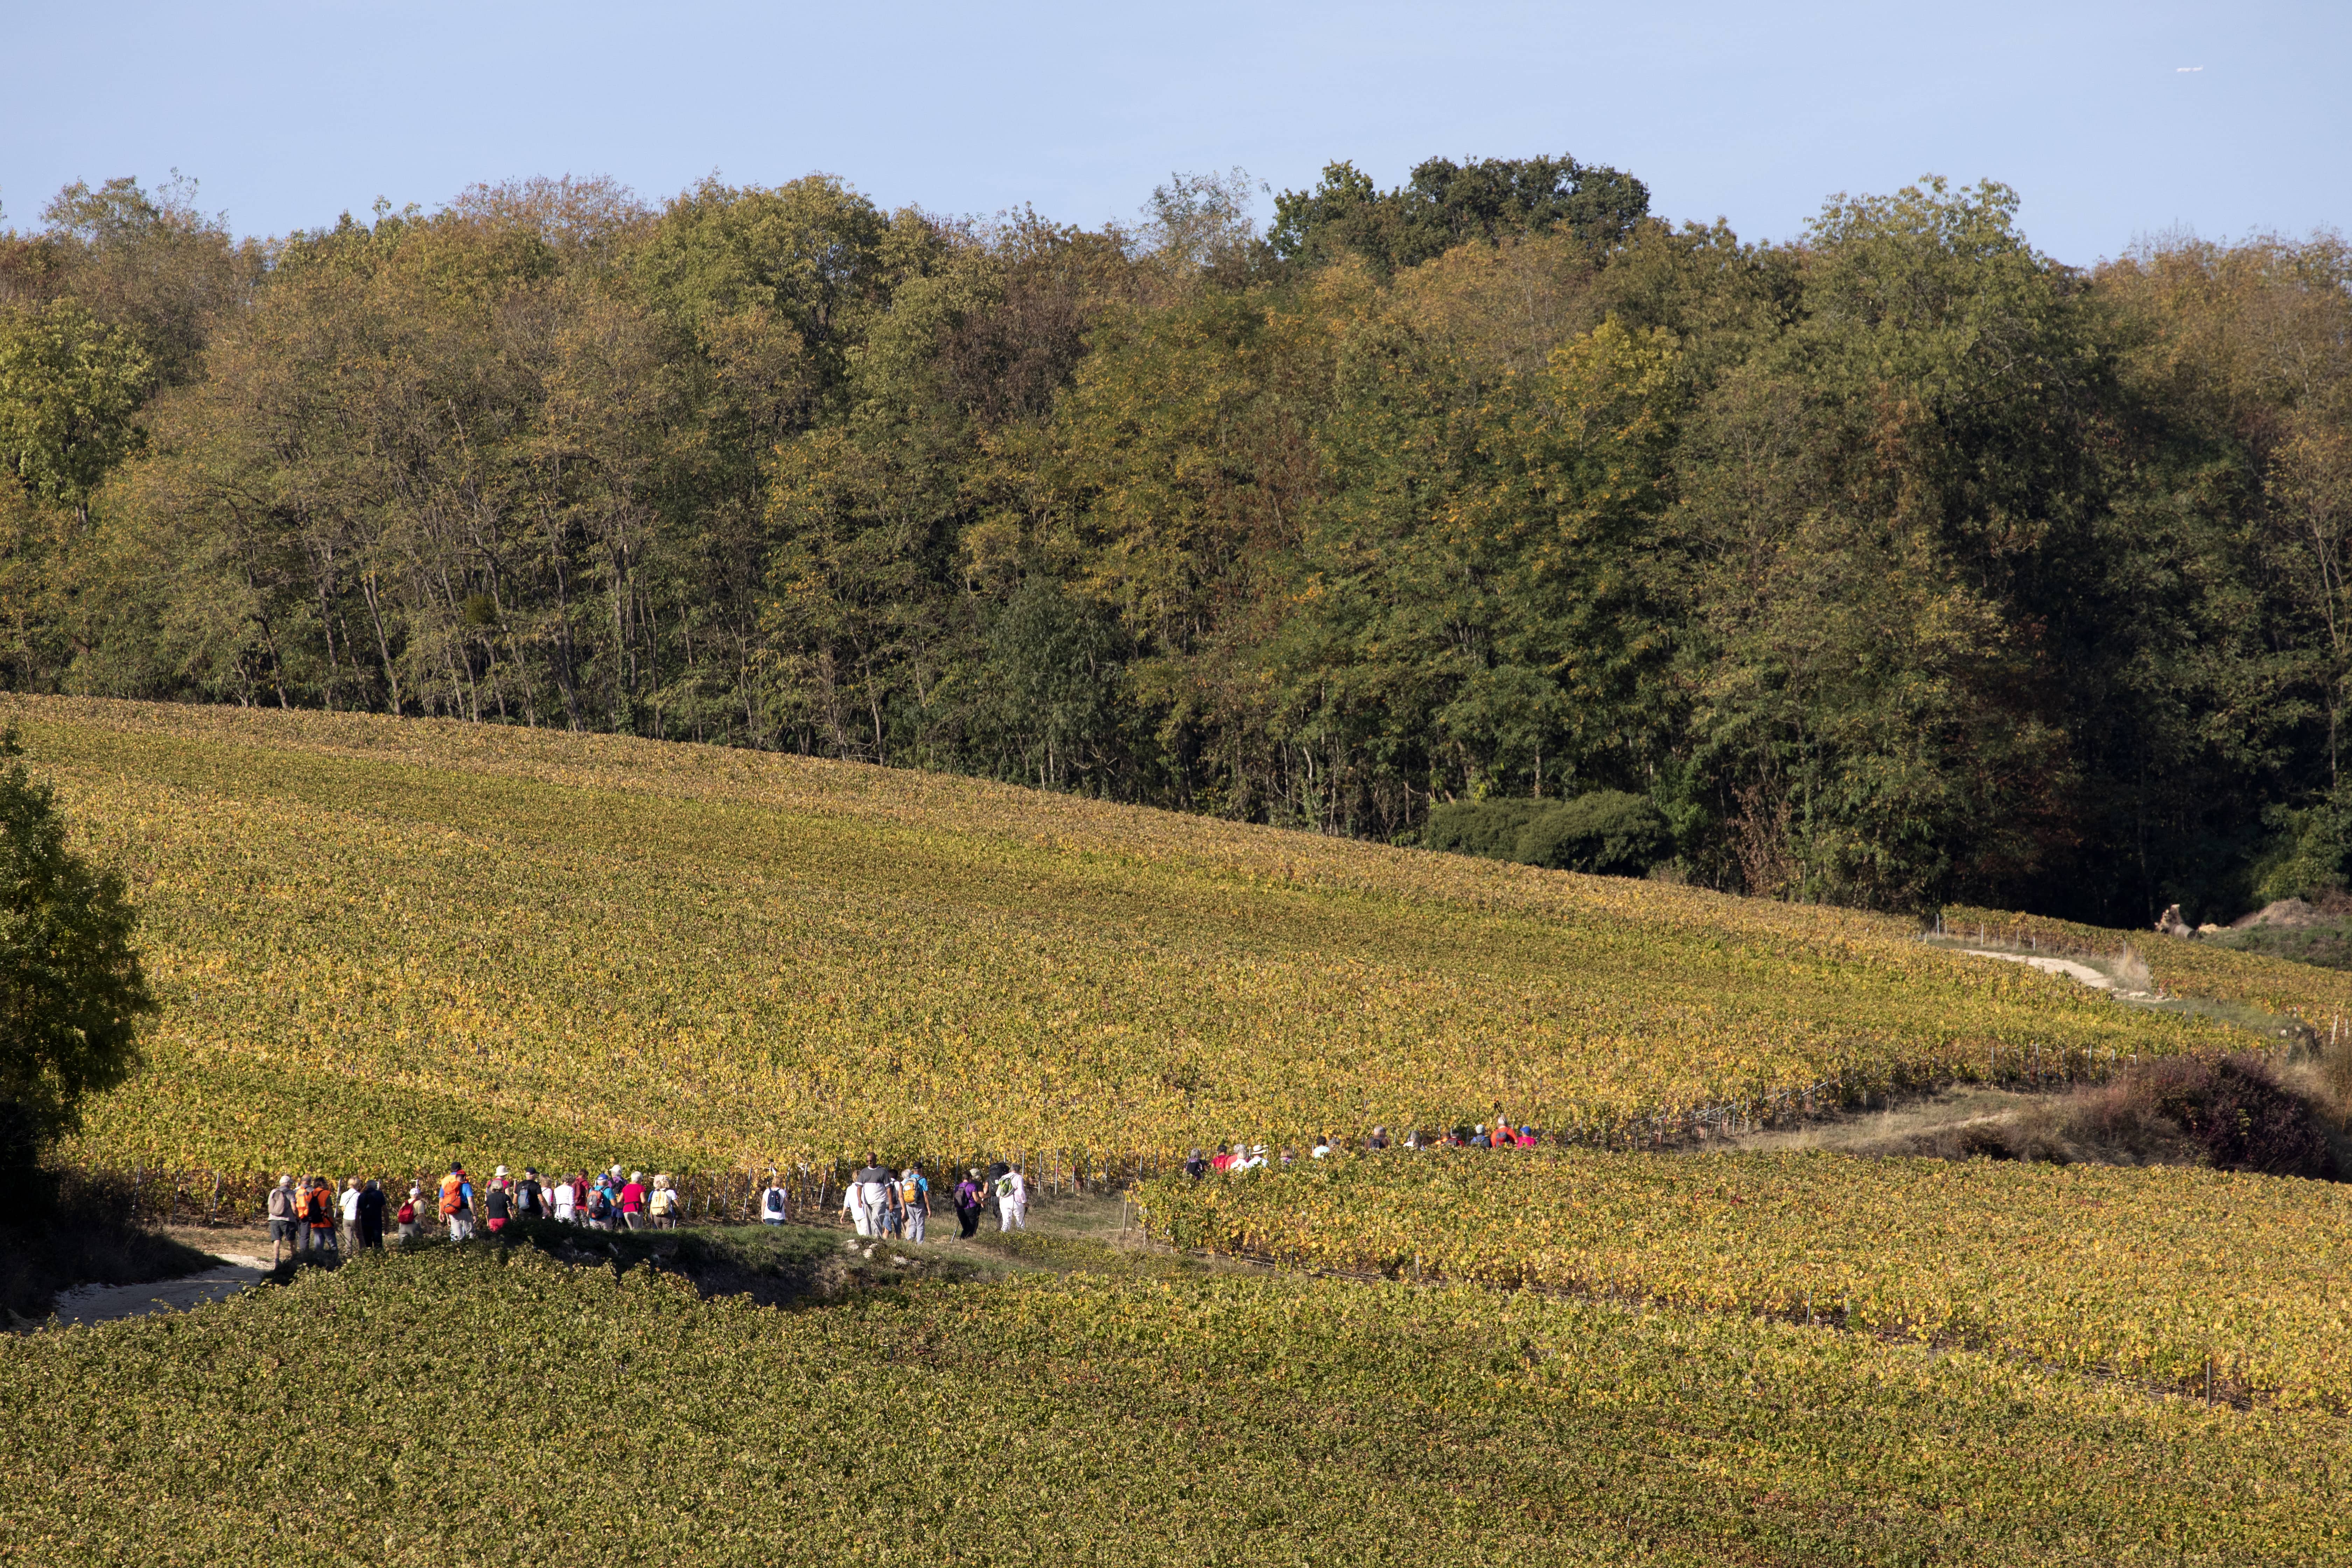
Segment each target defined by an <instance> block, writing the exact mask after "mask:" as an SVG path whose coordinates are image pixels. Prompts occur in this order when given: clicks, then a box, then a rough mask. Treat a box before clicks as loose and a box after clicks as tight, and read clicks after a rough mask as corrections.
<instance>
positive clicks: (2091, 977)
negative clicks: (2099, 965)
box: [1960, 947, 2148, 1000]
mask: <svg viewBox="0 0 2352 1568" xmlns="http://www.w3.org/2000/svg"><path fill="white" fill-rule="evenodd" d="M1960 951H1961V952H1965V953H1967V954H1968V955H1969V957H1970V958H1998V959H2000V960H2002V961H2003V962H2005V963H2022V964H2024V965H2026V966H2027V967H2028V968H2031V969H2039V970H2041V971H2042V973H2045V974H2063V975H2066V976H2067V977H2068V978H2070V979H2074V980H2079V981H2081V982H2082V983H2083V984H2085V985H2088V986H2089V987H2091V988H2092V989H2093V990H2095V991H2112V992H2114V993H2115V994H2116V995H2118V996H2127V997H2131V998H2133V999H2135V1000H2137V999H2139V998H2141V997H2144V996H2147V995H2148V993H2147V992H2144V991H2133V990H2128V989H2126V988H2125V987H2123V986H2120V985H2118V984H2116V977H2115V976H2114V975H2112V974H2109V973H2106V972H2105V970H2100V969H2094V968H2092V967H2091V966H2090V965H2089V964H2087V963H2079V962H2077V961H2076V960H2074V959H2071V958H2053V957H2051V956H2050V955H2049V954H2048V953H2044V952H1995V951H1994V950H1993V949H1991V948H1989V947H1964V948H1962V949H1960Z"/></svg>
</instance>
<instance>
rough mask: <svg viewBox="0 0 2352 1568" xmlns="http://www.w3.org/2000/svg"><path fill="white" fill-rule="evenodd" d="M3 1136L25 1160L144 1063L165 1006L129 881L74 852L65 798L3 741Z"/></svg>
mask: <svg viewBox="0 0 2352 1568" xmlns="http://www.w3.org/2000/svg"><path fill="white" fill-rule="evenodd" d="M0 758H5V766H0V1140H5V1141H6V1142H10V1143H13V1145H14V1148H13V1150H12V1151H11V1152H14V1153H16V1154H17V1155H18V1156H19V1158H20V1159H21V1158H22V1156H23V1155H24V1154H25V1153H26V1152H28V1151H29V1150H30V1149H31V1148H33V1147H37V1145H39V1144H41V1143H45V1142H49V1141H51V1140H54V1139H55V1138H57V1137H58V1136H59V1135H60V1134H62V1133H65V1132H69V1131H72V1130H73V1128H74V1127H75V1126H76V1125H77V1124H78V1121H79V1114H80V1107H81V1103H82V1101H83V1100H86V1099H87V1098H88V1097H89V1096H90V1095H92V1094H96V1093H100V1092H102V1091H103V1090H105V1089H111V1088H112V1087H114V1086H115V1085H116V1084H118V1083H121V1081H122V1080H123V1079H125V1078H127V1077H129V1076H130V1075H131V1071H132V1070H133V1069H134V1068H137V1067H138V1065H139V1061H140V1050H139V1023H140V1019H141V1018H142V1017H143V1016H146V1015H148V1014H152V1013H153V1012H155V1011H156V1010H157V1007H156V1003H155V999H154V997H153V996H152V994H150V992H149V991H148V989H147V980H146V976H145V974H144V973H143V972H142V969H141V966H140V962H139V954H138V952H137V951H136V950H135V949H134V948H133V947H132V946H131V933H132V931H134V930H135V929H136V927H137V924H138V916H137V913H136V912H135V911H134V910H132V909H131V904H130V901H129V900H128V898H127V897H126V896H125V894H124V889H123V884H122V879H121V876H120V875H119V874H117V873H116V872H114V871H112V870H109V869H106V868H101V867H99V866H96V865H93V864H92V863H91V862H90V861H89V859H88V858H85V857H84V856H82V855H81V854H79V853H78V852H77V851H75V850H73V849H71V848H69V847H68V846H67V825H66V818H65V814H64V813H63V812H61V811H59V810H58V805H57V798H56V792H55V791H54V790H53V789H52V788H51V787H50V786H49V785H47V784H38V783H36V782H34V780H33V779H32V778H31V777H30V776H29V775H28V774H27V773H26V770H25V763H24V760H23V751H22V748H20V747H19V746H18V745H17V743H16V735H15V733H14V732H13V731H11V732H9V733H8V734H6V735H5V736H0Z"/></svg>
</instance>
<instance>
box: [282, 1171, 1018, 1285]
mask: <svg viewBox="0 0 2352 1568" xmlns="http://www.w3.org/2000/svg"><path fill="white" fill-rule="evenodd" d="M991 1203H993V1204H994V1205H995V1206H996V1212H997V1227H998V1228H999V1229H1000V1230H1016V1229H1017V1230H1026V1229H1027V1228H1028V1218H1027V1216H1028V1212H1029V1185H1028V1183H1027V1182H1026V1181H1025V1180H1024V1178H1023V1176H1022V1173H1020V1171H1018V1170H1017V1169H1015V1168H1013V1166H1011V1165H1007V1164H1005V1163H1003V1162H999V1163H996V1164H994V1165H992V1166H990V1167H989V1168H988V1170H987V1171H986V1173H982V1170H981V1168H980V1167H979V1166H976V1165H975V1166H973V1167H971V1170H970V1171H969V1172H968V1173H966V1175H965V1177H964V1179H963V1180H962V1181H961V1182H959V1183H958V1184H956V1188H955V1193H954V1204H955V1211H956V1217H957V1219H958V1220H959V1222H960V1223H961V1226H962V1234H963V1235H964V1236H966V1237H970V1236H971V1235H972V1234H973V1233H974V1232H975V1231H977V1230H978V1229H979V1228H980V1220H981V1215H982V1211H983V1210H984V1209H985V1208H986V1207H987V1206H988V1205H990V1204H991ZM685 1206H686V1205H685V1201H684V1195H683V1194H680V1193H679V1192H678V1190H677V1184H676V1183H675V1182H674V1181H672V1180H671V1179H670V1178H669V1177H668V1176H667V1175H656V1176H655V1177H654V1178H653V1179H652V1180H651V1181H647V1180H646V1174H645V1173H644V1172H642V1171H631V1172H629V1173H627V1174H626V1175H625V1176H624V1175H623V1174H622V1172H621V1167H620V1166H618V1165H614V1167H613V1168H612V1169H611V1170H609V1171H604V1172H599V1173H596V1174H595V1175H593V1176H592V1175H590V1174H589V1173H586V1172H584V1171H583V1172H580V1173H575V1174H572V1175H568V1176H566V1175H561V1174H559V1175H557V1176H555V1177H554V1178H552V1179H549V1178H546V1177H542V1176H541V1174H540V1173H539V1172H538V1171H536V1170H534V1169H531V1168H530V1167H529V1166H526V1167H524V1169H523V1173H522V1174H521V1176H520V1177H515V1176H512V1175H509V1173H508V1171H507V1168H506V1167H505V1166H504V1165H500V1166H499V1167H498V1169H497V1170H496V1171H494V1172H493V1173H491V1175H490V1179H489V1180H488V1182H487V1183H484V1184H482V1185H480V1186H479V1187H477V1186H476V1185H475V1184H474V1180H473V1178H472V1177H471V1176H469V1175H468V1174H467V1172H466V1167H465V1165H464V1163H462V1162H460V1163H453V1164H451V1165H450V1167H449V1172H448V1173H447V1174H446V1175H445V1176H443V1177H441V1178H440V1180H439V1181H438V1182H437V1183H436V1184H435V1185H434V1189H433V1190H432V1191H430V1192H428V1191H426V1190H425V1184H423V1183H421V1182H419V1183H414V1184H411V1185H410V1186H409V1189H408V1195H407V1196H406V1197H404V1199H402V1200H401V1202H400V1205H399V1206H398V1207H397V1208H391V1205H390V1203H389V1198H388V1194H385V1192H384V1190H383V1183H381V1182H378V1181H373V1180H371V1181H366V1182H362V1181H361V1180H360V1179H359V1178H357V1177H352V1179H351V1180H349V1181H347V1182H345V1183H344V1184H343V1185H342V1186H341V1189H340V1190H338V1189H337V1187H336V1185H335V1184H334V1182H333V1181H331V1180H330V1179H329V1178H327V1177H325V1176H305V1177H303V1178H301V1179H300V1180H299V1182H298V1181H297V1180H296V1178H294V1177H293V1176H290V1175H286V1176H280V1177H278V1184H277V1186H275V1187H273V1188H271V1189H270V1193H269V1201H268V1205H267V1208H268V1218H269V1244H270V1258H269V1261H270V1265H271V1267H273V1268H275V1267H276V1266H277V1265H278V1264H280V1263H282V1262H284V1261H285V1260H286V1259H287V1258H297V1259H299V1258H312V1259H313V1260H323V1259H324V1258H325V1257H326V1256H327V1255H329V1254H332V1255H334V1256H336V1257H337V1258H341V1257H342V1256H345V1255H347V1254H349V1253H353V1252H357V1251H359V1250H360V1249H361V1248H362V1247H383V1243H384V1233H385V1227H386V1226H387V1224H389V1225H391V1226H396V1227H397V1230H396V1239H398V1240H402V1241H409V1240H414V1239H415V1238H417V1237H421V1236H424V1235H425V1233H426V1232H427V1231H428V1230H429V1229H432V1228H435V1227H436V1226H437V1227H438V1228H439V1229H440V1231H441V1232H442V1233H443V1234H445V1235H446V1237H448V1239H449V1240H451V1241H465V1240H467V1239H468V1238H470V1237H472V1236H473V1235H474V1231H475V1226H476V1224H477V1223H479V1225H480V1226H481V1227H482V1228H483V1230H485V1231H486V1232H488V1234H490V1235H493V1236H495V1235H498V1234H499V1233H500V1232H502V1231H504V1230H505V1229H506V1227H507V1226H509V1225H511V1224H512V1223H514V1222H515V1221H517V1220H525V1219H549V1220H554V1221H556V1222H557V1223H559V1224H563V1225H584V1226H588V1227H589V1228H590V1229H592V1230H646V1229H653V1230H667V1229H670V1228H672V1227H674V1226H676V1225H677V1223H678V1221H679V1220H680V1219H681V1218H682V1217H684V1210H685ZM789 1206H790V1205H789V1200H788V1199H787V1197H786V1195H785V1192H784V1188H783V1186H782V1184H781V1183H780V1182H779V1181H778V1180H777V1179H776V1178H775V1176H774V1174H773V1173H771V1174H770V1176H769V1179H768V1184H767V1185H766V1186H765V1187H764V1188H762V1189H761V1193H760V1196H759V1202H758V1204H757V1205H756V1212H757V1214H758V1216H759V1219H760V1222H761V1224H762V1225H782V1224H783V1223H784V1221H785V1218H786V1215H787V1212H788V1209H789ZM388 1208H390V1209H391V1212H390V1213H389V1214H387V1213H386V1210H387V1209H388ZM841 1208H842V1212H843V1213H844V1214H845V1215H849V1217H850V1221H851V1223H852V1224H853V1225H855V1226H856V1229H857V1234H858V1235H860V1236H866V1237H879V1236H887V1237H898V1238H899V1239H901V1240H905V1241H920V1240H922V1239H923V1225H924V1221H925V1219H926V1218H927V1217H928V1216H929V1214H930V1212H931V1184H930V1183H929V1180H928V1179H927V1178H926V1177H925V1176H924V1174H923V1172H922V1169H921V1167H920V1166H917V1165H909V1166H908V1167H907V1168H906V1169H905V1170H903V1171H898V1172H893V1171H890V1170H888V1169H887V1168H885V1167H884V1166H883V1164H882V1163H881V1161H880V1160H879V1158H878V1157H877V1156H876V1155H873V1154H868V1155H866V1163H865V1164H864V1165H863V1166H861V1167H859V1168H858V1169H857V1170H856V1172H854V1173H852V1174H851V1176H850V1180H849V1186H848V1191H847V1192H846V1193H845V1195H844V1197H843V1199H842V1205H841Z"/></svg>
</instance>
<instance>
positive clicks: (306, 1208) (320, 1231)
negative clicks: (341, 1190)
mask: <svg viewBox="0 0 2352 1568" xmlns="http://www.w3.org/2000/svg"><path fill="white" fill-rule="evenodd" d="M302 1219H303V1223H304V1224H305V1225H306V1226H308V1227H309V1229H310V1250H311V1251H312V1252H314V1253H318V1252H336V1251H337V1250H338V1249H337V1247H336V1246H335V1190H334V1188H333V1187H332V1186H331V1185H329V1184H328V1182H327V1178H326V1177H324V1176H313V1177H311V1178H310V1189H309V1191H307V1192H305V1193H304V1194H303V1195H302Z"/></svg>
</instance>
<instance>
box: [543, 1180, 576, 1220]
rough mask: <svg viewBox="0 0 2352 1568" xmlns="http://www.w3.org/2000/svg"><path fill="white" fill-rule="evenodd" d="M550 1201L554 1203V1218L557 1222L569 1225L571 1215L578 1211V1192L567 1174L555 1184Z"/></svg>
mask: <svg viewBox="0 0 2352 1568" xmlns="http://www.w3.org/2000/svg"><path fill="white" fill-rule="evenodd" d="M550 1201H551V1202H552V1203H553V1204H554V1205H555V1218H556V1220H557V1222H558V1223H559V1224H562V1225H570V1224H571V1223H572V1217H573V1216H574V1215H577V1214H579V1212H580V1194H579V1191H578V1189H576V1188H574V1187H573V1186H572V1178H571V1177H569V1176H566V1177H564V1178H563V1179H562V1181H560V1182H558V1183H556V1184H555V1192H554V1194H553V1196H552V1197H551V1200H550Z"/></svg>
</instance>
